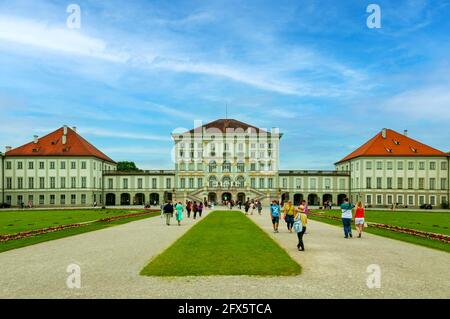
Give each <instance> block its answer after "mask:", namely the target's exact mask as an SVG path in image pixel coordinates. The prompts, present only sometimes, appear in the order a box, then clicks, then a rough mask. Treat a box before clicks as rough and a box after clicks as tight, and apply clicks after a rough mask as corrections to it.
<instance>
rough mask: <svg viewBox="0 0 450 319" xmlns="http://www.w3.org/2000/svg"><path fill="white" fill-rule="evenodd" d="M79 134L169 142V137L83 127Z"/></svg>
mask: <svg viewBox="0 0 450 319" xmlns="http://www.w3.org/2000/svg"><path fill="white" fill-rule="evenodd" d="M80 133H81V134H87V135H94V136H100V137H114V138H122V139H135V140H147V141H164V142H170V141H171V139H170V136H168V135H156V134H152V133H148V134H146V133H133V132H123V131H111V130H104V129H99V128H94V127H83V128H82V129H81V130H80Z"/></svg>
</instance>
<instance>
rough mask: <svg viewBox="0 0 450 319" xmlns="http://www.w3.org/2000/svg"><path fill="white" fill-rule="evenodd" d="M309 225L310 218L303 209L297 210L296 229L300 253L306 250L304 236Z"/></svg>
mask: <svg viewBox="0 0 450 319" xmlns="http://www.w3.org/2000/svg"><path fill="white" fill-rule="evenodd" d="M307 224H308V216H307V215H306V214H305V213H304V211H302V210H301V209H299V210H297V211H296V215H295V223H294V229H295V232H296V233H297V237H298V244H297V249H298V250H300V251H304V250H305V244H304V243H303V235H304V234H305V232H306V225H307Z"/></svg>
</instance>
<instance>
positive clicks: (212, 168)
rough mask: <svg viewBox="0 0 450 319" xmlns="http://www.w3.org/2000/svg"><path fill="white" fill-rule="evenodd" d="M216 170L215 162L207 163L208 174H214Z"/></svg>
mask: <svg viewBox="0 0 450 319" xmlns="http://www.w3.org/2000/svg"><path fill="white" fill-rule="evenodd" d="M216 168H217V164H216V161H211V162H209V172H210V173H212V172H215V171H216Z"/></svg>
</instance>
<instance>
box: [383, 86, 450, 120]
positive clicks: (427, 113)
mask: <svg viewBox="0 0 450 319" xmlns="http://www.w3.org/2000/svg"><path fill="white" fill-rule="evenodd" d="M381 108H382V109H383V112H389V113H392V114H397V115H401V116H402V117H405V118H410V119H415V120H420V119H426V120H428V121H443V120H445V121H448V120H449V119H450V90H449V87H448V86H432V87H424V88H419V89H413V90H408V91H405V92H403V93H400V94H398V95H395V96H392V97H390V98H388V99H387V100H386V101H385V102H384V103H382V105H381Z"/></svg>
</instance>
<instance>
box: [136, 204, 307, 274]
mask: <svg viewBox="0 0 450 319" xmlns="http://www.w3.org/2000/svg"><path fill="white" fill-rule="evenodd" d="M300 273H301V266H300V265H299V264H297V263H296V262H295V261H294V260H293V259H292V258H291V257H290V256H289V255H288V253H287V252H286V251H285V250H284V249H282V248H281V247H280V246H279V245H278V244H277V243H276V242H275V241H273V239H272V238H270V236H269V235H268V234H267V233H265V232H264V231H263V230H262V229H261V228H259V227H258V226H257V225H256V224H254V223H253V222H252V221H251V220H250V219H248V218H247V217H246V216H245V215H244V214H242V212H237V211H214V212H212V213H210V214H209V215H208V216H207V217H206V218H205V219H204V220H202V221H200V222H199V223H198V224H196V225H194V226H193V227H192V228H191V229H190V230H189V231H188V232H187V233H186V234H184V235H183V236H182V237H181V238H180V239H178V240H177V241H176V242H175V243H174V244H173V245H171V246H170V247H169V248H168V249H167V250H165V251H164V252H163V253H162V254H160V255H159V256H157V257H155V258H154V259H153V260H151V261H150V263H149V264H148V265H147V266H146V267H145V268H144V269H143V270H142V271H141V275H146V276H212V275H256V276H293V275H298V274H300Z"/></svg>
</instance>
